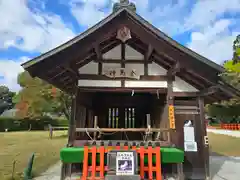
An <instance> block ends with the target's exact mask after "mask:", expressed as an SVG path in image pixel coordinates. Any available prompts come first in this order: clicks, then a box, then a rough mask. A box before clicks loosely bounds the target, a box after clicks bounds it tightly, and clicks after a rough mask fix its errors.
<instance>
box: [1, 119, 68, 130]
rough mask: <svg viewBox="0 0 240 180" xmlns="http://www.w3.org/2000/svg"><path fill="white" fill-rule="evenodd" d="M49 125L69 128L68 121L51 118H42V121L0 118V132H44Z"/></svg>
mask: <svg viewBox="0 0 240 180" xmlns="http://www.w3.org/2000/svg"><path fill="white" fill-rule="evenodd" d="M49 124H51V125H52V126H58V127H63V126H68V120H66V119H51V118H49V117H41V118H40V119H17V118H6V117H0V132H4V131H5V129H8V131H27V130H29V129H30V127H31V130H44V129H45V128H46V127H47V126H48V125H49Z"/></svg>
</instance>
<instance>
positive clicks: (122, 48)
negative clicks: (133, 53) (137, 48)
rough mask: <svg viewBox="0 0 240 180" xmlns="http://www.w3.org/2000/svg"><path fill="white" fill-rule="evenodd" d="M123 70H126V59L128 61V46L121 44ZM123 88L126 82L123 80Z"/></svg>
mask: <svg viewBox="0 0 240 180" xmlns="http://www.w3.org/2000/svg"><path fill="white" fill-rule="evenodd" d="M121 59H122V62H121V68H125V66H126V65H125V59H126V45H125V43H121ZM121 87H125V80H121Z"/></svg>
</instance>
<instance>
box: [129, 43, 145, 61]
mask: <svg viewBox="0 0 240 180" xmlns="http://www.w3.org/2000/svg"><path fill="white" fill-rule="evenodd" d="M125 59H128V60H135V59H137V60H144V55H142V54H141V53H139V52H138V51H136V50H135V49H133V48H132V47H131V46H129V45H126V49H125Z"/></svg>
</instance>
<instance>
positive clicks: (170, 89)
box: [166, 75, 176, 144]
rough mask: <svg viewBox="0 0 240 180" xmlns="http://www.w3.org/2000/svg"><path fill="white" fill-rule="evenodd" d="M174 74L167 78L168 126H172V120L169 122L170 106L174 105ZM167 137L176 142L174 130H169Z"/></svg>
mask: <svg viewBox="0 0 240 180" xmlns="http://www.w3.org/2000/svg"><path fill="white" fill-rule="evenodd" d="M173 79H174V78H173V76H170V75H169V76H168V80H167V103H166V112H167V119H166V121H167V128H170V122H169V112H168V111H169V106H170V105H174V97H173ZM167 133H168V134H167V139H168V140H170V142H171V143H174V144H176V142H175V139H176V138H174V132H170V133H169V132H167Z"/></svg>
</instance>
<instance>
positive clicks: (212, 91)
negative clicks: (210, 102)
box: [197, 85, 219, 96]
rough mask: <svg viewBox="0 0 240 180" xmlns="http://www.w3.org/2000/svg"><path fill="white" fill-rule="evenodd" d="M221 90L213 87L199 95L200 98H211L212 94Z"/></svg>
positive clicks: (216, 86)
mask: <svg viewBox="0 0 240 180" xmlns="http://www.w3.org/2000/svg"><path fill="white" fill-rule="evenodd" d="M218 90H219V86H218V85H215V86H211V87H209V88H207V89H204V90H201V91H200V92H199V93H197V95H198V96H209V95H212V94H215V93H216V92H217V91H218Z"/></svg>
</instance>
